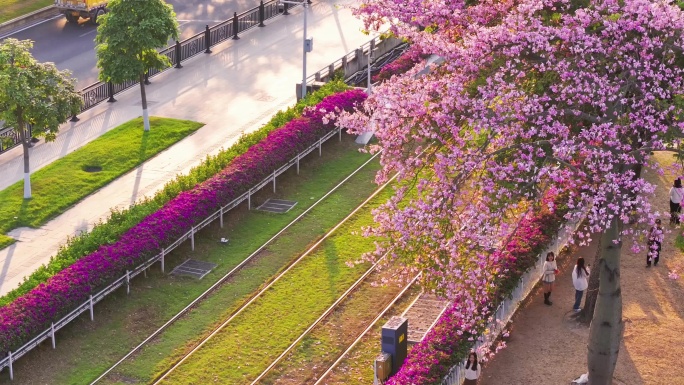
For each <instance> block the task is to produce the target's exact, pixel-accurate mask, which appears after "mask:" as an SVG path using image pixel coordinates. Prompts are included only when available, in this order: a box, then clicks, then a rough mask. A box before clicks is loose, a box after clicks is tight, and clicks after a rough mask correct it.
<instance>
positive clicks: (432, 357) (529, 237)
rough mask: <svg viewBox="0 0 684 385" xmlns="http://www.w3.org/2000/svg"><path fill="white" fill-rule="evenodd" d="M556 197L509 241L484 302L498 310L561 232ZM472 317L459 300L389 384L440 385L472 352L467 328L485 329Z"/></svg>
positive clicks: (527, 219)
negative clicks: (554, 206) (500, 302)
mask: <svg viewBox="0 0 684 385" xmlns="http://www.w3.org/2000/svg"><path fill="white" fill-rule="evenodd" d="M551 199H553V197H551V196H546V197H545V198H544V199H543V201H542V204H541V205H540V206H541V209H540V210H538V211H536V212H534V213H533V214H531V215H528V216H526V217H525V218H523V219H522V220H521V222H520V224H519V226H518V228H517V230H516V231H515V233H514V234H513V236H512V237H511V238H510V239H509V241H508V243H507V244H506V247H505V250H506V252H505V253H502V252H501V251H499V252H498V253H502V254H503V255H504V257H503V258H502V259H501V260H502V261H503V274H502V275H501V276H500V277H499V279H498V280H497V281H498V282H497V284H496V289H495V291H494V292H493V293H491V301H490V302H489V303H487V304H482V305H481V306H482V307H487V306H490V308H489V309H490V310H493V309H496V304H497V303H498V302H499V301H501V300H502V299H503V298H505V297H506V296H509V295H510V294H511V293H512V292H513V289H514V288H515V287H516V286H517V282H518V280H520V277H522V275H523V274H524V273H525V272H527V271H528V270H529V269H531V268H532V267H534V265H535V263H536V262H537V255H539V253H540V252H542V251H543V250H544V248H545V247H546V246H547V245H548V244H549V242H550V241H551V239H552V237H553V236H554V235H555V234H556V233H557V232H558V229H559V228H560V224H561V223H562V222H563V221H564V219H563V216H564V215H565V213H566V212H567V207H560V203H561V202H562V200H563V199H562V198H560V197H555V199H554V201H555V202H554V203H555V205H556V209H555V210H554V211H551V210H549V206H548V205H547V204H546V202H548V201H549V200H551ZM469 322H473V321H472V318H471V317H467V316H464V312H463V311H462V309H461V306H460V303H459V301H458V299H456V300H455V301H454V303H453V305H452V306H451V307H450V308H449V309H447V310H446V311H445V312H444V313H443V314H442V316H441V317H440V318H439V320H438V321H437V323H436V324H435V326H434V328H433V329H432V330H430V332H429V333H428V334H427V335H426V336H425V338H424V339H423V340H422V341H421V342H420V343H418V344H416V345H415V346H414V347H413V349H412V350H411V352H410V353H409V355H408V357H407V358H406V361H405V362H404V365H403V366H402V368H401V369H400V370H399V372H398V373H397V374H396V375H394V376H393V377H392V378H390V380H389V382H388V383H387V384H388V385H400V384H402V385H403V384H406V385H426V384H438V383H440V382H441V381H442V378H444V376H446V375H447V374H448V372H449V369H450V368H451V367H452V366H454V365H456V364H457V363H459V362H461V361H462V360H464V359H465V357H466V356H467V355H468V352H469V351H470V349H471V348H472V346H473V344H474V340H475V339H476V338H477V335H473V334H472V333H469V332H464V331H466V330H476V329H478V328H479V329H480V330H484V326H483V325H470V324H468V323H469Z"/></svg>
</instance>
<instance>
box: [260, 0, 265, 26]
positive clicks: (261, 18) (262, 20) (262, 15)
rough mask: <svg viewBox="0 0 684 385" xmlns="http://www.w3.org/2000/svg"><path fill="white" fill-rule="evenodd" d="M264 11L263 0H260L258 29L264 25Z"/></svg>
mask: <svg viewBox="0 0 684 385" xmlns="http://www.w3.org/2000/svg"><path fill="white" fill-rule="evenodd" d="M264 14H265V10H264V0H261V1H260V2H259V27H265V26H266V25H265V24H264V18H265V15H264Z"/></svg>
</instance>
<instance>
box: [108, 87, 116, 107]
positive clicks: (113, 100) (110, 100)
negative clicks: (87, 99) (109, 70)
mask: <svg viewBox="0 0 684 385" xmlns="http://www.w3.org/2000/svg"><path fill="white" fill-rule="evenodd" d="M107 91H109V99H107V102H108V103H114V102H115V101H116V99H114V83H112V82H107Z"/></svg>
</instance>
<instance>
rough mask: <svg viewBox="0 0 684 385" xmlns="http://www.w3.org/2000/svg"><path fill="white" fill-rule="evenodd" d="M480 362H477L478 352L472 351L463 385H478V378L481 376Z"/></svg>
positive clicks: (466, 365)
mask: <svg viewBox="0 0 684 385" xmlns="http://www.w3.org/2000/svg"><path fill="white" fill-rule="evenodd" d="M480 370H481V367H480V363H479V362H477V353H475V352H470V354H468V361H467V362H466V364H465V381H464V382H463V385H477V379H478V378H480Z"/></svg>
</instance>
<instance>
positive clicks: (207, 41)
mask: <svg viewBox="0 0 684 385" xmlns="http://www.w3.org/2000/svg"><path fill="white" fill-rule="evenodd" d="M204 46H205V47H206V49H205V50H204V53H211V49H210V48H211V31H209V24H206V25H205V27H204Z"/></svg>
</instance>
